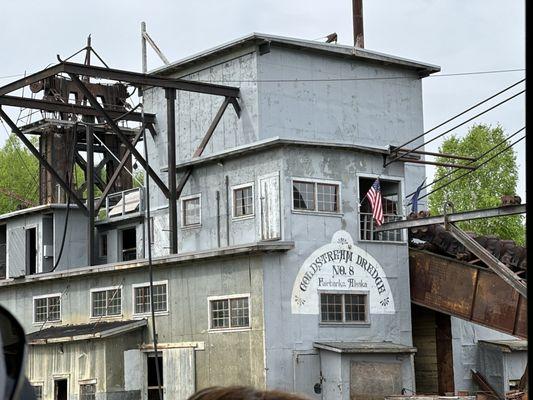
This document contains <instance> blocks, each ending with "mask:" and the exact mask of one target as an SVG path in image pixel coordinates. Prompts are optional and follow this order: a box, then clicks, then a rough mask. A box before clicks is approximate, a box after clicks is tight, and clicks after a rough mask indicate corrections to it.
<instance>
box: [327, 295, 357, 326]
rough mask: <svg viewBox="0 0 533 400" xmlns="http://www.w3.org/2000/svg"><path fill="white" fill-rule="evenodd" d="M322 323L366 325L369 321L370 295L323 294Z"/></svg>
mask: <svg viewBox="0 0 533 400" xmlns="http://www.w3.org/2000/svg"><path fill="white" fill-rule="evenodd" d="M320 321H321V322H323V323H341V324H343V323H347V324H349V323H364V322H367V321H368V295H367V294H359V293H357V294H356V293H321V294H320Z"/></svg>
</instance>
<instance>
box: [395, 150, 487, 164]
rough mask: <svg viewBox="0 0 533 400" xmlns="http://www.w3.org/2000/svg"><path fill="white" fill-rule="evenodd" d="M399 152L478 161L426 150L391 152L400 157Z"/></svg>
mask: <svg viewBox="0 0 533 400" xmlns="http://www.w3.org/2000/svg"><path fill="white" fill-rule="evenodd" d="M398 152H402V153H414V154H423V155H426V156H435V157H442V158H452V159H457V160H466V161H476V160H477V159H476V158H474V157H466V156H458V155H455V154H450V153H435V152H432V151H425V150H411V149H406V148H405V147H398V148H393V149H392V150H391V153H395V154H396V155H400V154H398Z"/></svg>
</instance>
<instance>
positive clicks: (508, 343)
mask: <svg viewBox="0 0 533 400" xmlns="http://www.w3.org/2000/svg"><path fill="white" fill-rule="evenodd" d="M479 343H480V344H481V345H484V346H489V347H496V348H498V349H500V350H501V351H502V352H504V353H510V352H512V351H527V340H479Z"/></svg>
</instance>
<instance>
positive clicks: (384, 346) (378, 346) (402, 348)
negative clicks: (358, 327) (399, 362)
mask: <svg viewBox="0 0 533 400" xmlns="http://www.w3.org/2000/svg"><path fill="white" fill-rule="evenodd" d="M313 345H314V347H315V348H317V349H321V350H328V351H332V352H334V353H345V354H357V353H365V354H366V353H381V354H384V353H386V354H390V353H404V354H405V353H416V348H415V347H411V346H406V345H403V344H397V343H392V342H315V343H314V344H313Z"/></svg>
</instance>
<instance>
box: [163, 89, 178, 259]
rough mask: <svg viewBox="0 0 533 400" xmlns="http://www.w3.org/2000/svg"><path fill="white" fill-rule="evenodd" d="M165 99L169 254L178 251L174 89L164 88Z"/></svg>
mask: <svg viewBox="0 0 533 400" xmlns="http://www.w3.org/2000/svg"><path fill="white" fill-rule="evenodd" d="M165 97H166V99H167V155H168V158H167V160H168V172H167V173H168V192H169V196H168V210H169V213H168V218H169V224H168V229H169V230H170V254H177V253H178V203H177V201H178V198H177V196H176V108H175V103H176V90H175V89H165Z"/></svg>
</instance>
